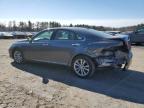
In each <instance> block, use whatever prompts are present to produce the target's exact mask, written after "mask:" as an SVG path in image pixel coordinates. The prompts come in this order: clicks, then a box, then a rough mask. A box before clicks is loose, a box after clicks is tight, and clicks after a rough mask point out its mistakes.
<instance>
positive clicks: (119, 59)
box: [95, 51, 132, 70]
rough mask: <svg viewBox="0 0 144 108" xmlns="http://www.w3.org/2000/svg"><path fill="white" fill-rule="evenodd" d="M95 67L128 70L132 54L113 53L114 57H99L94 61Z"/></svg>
mask: <svg viewBox="0 0 144 108" xmlns="http://www.w3.org/2000/svg"><path fill="white" fill-rule="evenodd" d="M95 60H96V64H97V67H119V66H122V65H124V66H123V70H126V69H128V68H129V66H130V65H131V62H132V52H131V51H129V52H128V53H125V52H121V51H119V52H115V55H114V56H101V57H97V58H96V59H95Z"/></svg>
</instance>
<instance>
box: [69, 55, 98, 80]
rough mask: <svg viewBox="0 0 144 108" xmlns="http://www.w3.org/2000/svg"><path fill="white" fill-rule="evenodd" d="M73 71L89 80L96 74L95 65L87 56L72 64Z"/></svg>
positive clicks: (78, 58) (77, 59) (77, 58)
mask: <svg viewBox="0 0 144 108" xmlns="http://www.w3.org/2000/svg"><path fill="white" fill-rule="evenodd" d="M72 69H73V71H74V72H75V74H76V75H77V76H79V77H81V78H87V77H90V76H92V75H93V74H94V72H95V64H94V62H93V61H92V60H91V59H90V58H89V57H86V56H78V57H76V58H74V60H73V62H72Z"/></svg>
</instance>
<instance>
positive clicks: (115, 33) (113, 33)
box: [106, 31, 121, 36]
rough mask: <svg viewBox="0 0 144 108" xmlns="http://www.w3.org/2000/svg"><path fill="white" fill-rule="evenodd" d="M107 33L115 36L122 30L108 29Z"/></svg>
mask: <svg viewBox="0 0 144 108" xmlns="http://www.w3.org/2000/svg"><path fill="white" fill-rule="evenodd" d="M106 33H108V34H110V35H112V36H115V35H117V34H120V33H121V32H120V31H106Z"/></svg>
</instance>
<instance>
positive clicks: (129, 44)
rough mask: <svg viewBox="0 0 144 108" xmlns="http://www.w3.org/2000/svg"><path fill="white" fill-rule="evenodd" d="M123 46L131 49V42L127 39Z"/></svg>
mask: <svg viewBox="0 0 144 108" xmlns="http://www.w3.org/2000/svg"><path fill="white" fill-rule="evenodd" d="M125 45H126V46H127V48H128V49H131V42H130V38H129V37H128V40H125Z"/></svg>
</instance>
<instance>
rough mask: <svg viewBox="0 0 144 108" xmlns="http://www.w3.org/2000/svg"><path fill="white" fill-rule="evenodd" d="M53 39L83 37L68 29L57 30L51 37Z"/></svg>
mask: <svg viewBox="0 0 144 108" xmlns="http://www.w3.org/2000/svg"><path fill="white" fill-rule="evenodd" d="M53 39H54V40H82V39H83V37H82V36H79V35H78V34H76V33H74V32H72V31H68V30H58V31H57V32H56V34H55V36H54V38H53Z"/></svg>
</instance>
